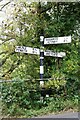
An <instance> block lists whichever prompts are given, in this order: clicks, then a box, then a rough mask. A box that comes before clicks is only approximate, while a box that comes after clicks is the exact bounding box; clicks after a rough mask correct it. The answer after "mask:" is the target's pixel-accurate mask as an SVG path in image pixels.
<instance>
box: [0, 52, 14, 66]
mask: <svg viewBox="0 0 80 120" xmlns="http://www.w3.org/2000/svg"><path fill="white" fill-rule="evenodd" d="M13 54H14V52H12V53H10V54H9V55H8V56H7V57H6V58H5V59H3V60H2V61H1V62H0V67H1V66H2V65H4V63H5V62H6V60H7V59H8V57H9V56H10V55H13Z"/></svg>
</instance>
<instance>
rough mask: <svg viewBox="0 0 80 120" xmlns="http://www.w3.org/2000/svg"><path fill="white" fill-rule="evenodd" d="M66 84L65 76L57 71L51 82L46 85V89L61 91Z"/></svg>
mask: <svg viewBox="0 0 80 120" xmlns="http://www.w3.org/2000/svg"><path fill="white" fill-rule="evenodd" d="M65 84H66V80H65V75H64V74H63V73H60V72H59V71H55V73H53V75H52V77H51V80H48V81H47V82H46V83H45V88H52V89H59V88H60V87H62V86H65Z"/></svg>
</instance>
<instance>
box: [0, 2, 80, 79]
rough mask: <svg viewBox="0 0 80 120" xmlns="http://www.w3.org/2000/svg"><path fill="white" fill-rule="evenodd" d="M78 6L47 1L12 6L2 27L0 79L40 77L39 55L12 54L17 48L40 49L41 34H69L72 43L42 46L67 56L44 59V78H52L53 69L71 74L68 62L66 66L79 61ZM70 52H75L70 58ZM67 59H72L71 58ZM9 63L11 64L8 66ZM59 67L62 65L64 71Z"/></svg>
mask: <svg viewBox="0 0 80 120" xmlns="http://www.w3.org/2000/svg"><path fill="white" fill-rule="evenodd" d="M79 7H80V4H79V3H54V2H53V3H51V2H47V4H45V3H44V2H43V3H40V2H39V3H36V2H35V3H27V2H25V1H23V2H22V1H21V2H19V3H18V2H17V3H14V9H13V11H12V18H10V19H9V18H8V20H7V21H6V22H5V23H3V24H2V25H3V26H2V27H3V29H2V33H1V34H2V37H1V39H2V41H3V42H2V43H1V49H2V52H1V53H0V54H1V57H2V60H1V63H2V64H1V66H2V69H3V71H2V73H1V76H2V77H4V78H5V76H7V75H8V76H9V77H10V78H14V77H21V78H28V77H31V76H32V77H35V78H38V77H39V56H35V55H28V54H26V55H25V54H21V53H15V52H14V49H15V46H16V45H18V46H21V45H22V46H30V47H38V48H40V40H39V39H40V38H39V37H40V35H42V34H43V35H44V37H53V36H55V37H56V36H67V35H72V43H71V44H70V45H69V44H65V45H52V46H51V45H48V46H45V49H51V50H53V51H65V52H66V53H67V56H66V58H64V59H63V60H62V59H59V58H50V57H45V61H44V63H45V75H44V77H51V76H52V74H54V72H55V70H59V71H61V72H64V73H65V74H67V73H69V72H70V73H71V72H72V71H70V69H69V67H67V65H68V60H69V61H70V63H69V64H72V61H73V63H74V59H75V60H76V61H78V60H77V57H76V56H78V53H77V50H78V41H79V38H78V35H77V32H78V30H79V22H80V19H79V18H78V15H79V12H80V11H79ZM74 12H75V14H74ZM74 18H75V19H74ZM77 28H78V29H77ZM75 35H76V38H75ZM3 36H4V37H5V40H4V37H3ZM75 40H76V41H75ZM11 41H13V42H11ZM5 48H6V49H5ZM75 48H76V49H75ZM73 49H74V51H75V52H74V53H73V52H72V55H70V52H71V51H72V50H73ZM32 56H33V57H32ZM70 56H74V58H73V57H70ZM32 61H33V62H32ZM9 63H11V64H10V65H9ZM33 63H34V64H33ZM56 66H57V67H56ZM61 66H65V69H64V67H61ZM72 67H73V66H72ZM74 68H75V69H77V64H74ZM75 69H74V71H75ZM31 70H34V71H35V72H34V73H35V75H34V73H33V71H32V73H31ZM68 71H69V72H68ZM8 79H9V78H8Z"/></svg>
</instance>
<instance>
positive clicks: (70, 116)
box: [37, 112, 80, 120]
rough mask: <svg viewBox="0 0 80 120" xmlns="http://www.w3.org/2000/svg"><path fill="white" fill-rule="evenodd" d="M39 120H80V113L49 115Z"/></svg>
mask: <svg viewBox="0 0 80 120" xmlns="http://www.w3.org/2000/svg"><path fill="white" fill-rule="evenodd" d="M37 118H77V119H75V120H80V113H78V112H66V113H63V114H57V115H54V114H49V115H43V116H39V117H37Z"/></svg>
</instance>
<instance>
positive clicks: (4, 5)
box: [0, 1, 11, 11]
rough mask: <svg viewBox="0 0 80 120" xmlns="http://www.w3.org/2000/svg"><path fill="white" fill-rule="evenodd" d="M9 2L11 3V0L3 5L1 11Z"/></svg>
mask: <svg viewBox="0 0 80 120" xmlns="http://www.w3.org/2000/svg"><path fill="white" fill-rule="evenodd" d="M9 3H11V2H10V1H9V2H7V3H6V4H4V5H3V6H2V7H1V9H0V11H2V9H3V8H4V7H5V6H7V5H8V4H9Z"/></svg>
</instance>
